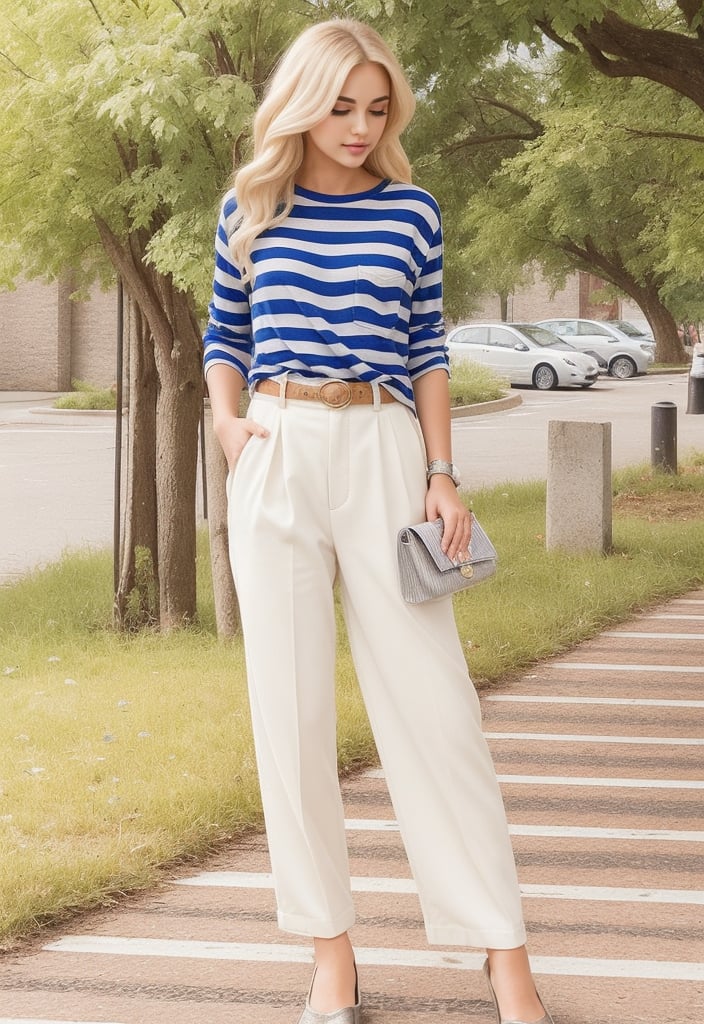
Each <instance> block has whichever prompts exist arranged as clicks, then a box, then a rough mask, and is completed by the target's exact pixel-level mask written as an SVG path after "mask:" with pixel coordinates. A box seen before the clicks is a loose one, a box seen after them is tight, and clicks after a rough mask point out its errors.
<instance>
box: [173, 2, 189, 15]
mask: <svg viewBox="0 0 704 1024" xmlns="http://www.w3.org/2000/svg"><path fill="white" fill-rule="evenodd" d="M171 3H172V4H173V5H174V7H176V8H177V10H179V11H180V12H181V14H182V15H183V16H184V18H185V17H186V16H187V15H186V12H185V11H184V9H183V7H182V5H181V4H180V3H179V0H171Z"/></svg>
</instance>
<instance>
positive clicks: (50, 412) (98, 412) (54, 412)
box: [27, 405, 127, 419]
mask: <svg viewBox="0 0 704 1024" xmlns="http://www.w3.org/2000/svg"><path fill="white" fill-rule="evenodd" d="M27 412H28V413H29V414H30V415H31V416H112V418H113V419H114V418H115V412H116V410H115V409H54V408H52V407H51V406H48V405H40V406H39V407H38V408H36V409H27ZM126 412H127V409H123V410H122V413H123V415H124V414H125V413H126Z"/></svg>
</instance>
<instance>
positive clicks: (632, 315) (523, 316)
mask: <svg viewBox="0 0 704 1024" xmlns="http://www.w3.org/2000/svg"><path fill="white" fill-rule="evenodd" d="M602 285H603V282H601V281H600V280H599V279H598V278H595V277H593V276H592V275H591V274H584V273H577V274H573V275H572V276H571V277H569V278H568V279H567V281H566V283H565V287H564V288H561V289H559V290H558V291H556V292H554V293H553V291H552V286H551V285H550V284H548V283H547V281H545V280H544V279H543V277H542V276H541V274H540V272H539V271H536V272H535V274H534V276H533V280H532V281H531V283H530V284H529V285H527V286H526V287H525V288H519V289H518V290H517V291H516V292H515V293H513V294H512V295H509V297H508V309H507V317H506V318H507V320H508V321H509V322H510V321H513V322H514V323H535V321H537V320H546V319H548V317H556V316H564V317H585V318H586V319H589V320H594V319H596V320H609V319H611V320H614V319H617V318H618V317H619V316H621V317H622V318H623V319H624V320H634V322H636V323H643V322H645V317H644V316H643V313H642V311H641V310H640V309H639V307H638V306H636V305H635V303H634V302H631V301H630V300H627V299H622V300H615V301H614V302H604V303H595V302H592V300H591V295H592V293H593V292H595V291H596V290H597V289H599V288H600V287H601V286H602ZM471 319H472V320H473V321H475V322H476V323H479V322H481V321H483V320H500V319H501V302H500V299H499V296H498V295H487V296H485V297H484V299H483V301H482V303H481V306H480V308H479V309H478V310H477V312H476V313H474V314H473V315H472V317H471Z"/></svg>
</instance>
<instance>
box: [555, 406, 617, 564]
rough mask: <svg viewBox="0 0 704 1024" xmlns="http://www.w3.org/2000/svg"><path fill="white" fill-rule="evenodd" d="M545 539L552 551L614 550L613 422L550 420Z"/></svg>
mask: <svg viewBox="0 0 704 1024" xmlns="http://www.w3.org/2000/svg"><path fill="white" fill-rule="evenodd" d="M545 542H546V547H547V548H548V550H550V549H552V548H563V549H564V550H567V551H574V552H578V551H580V552H581V551H599V552H602V553H603V552H606V551H608V550H609V549H610V547H611V424H610V423H581V422H576V421H572V420H569V421H567V420H550V422H549V424H548V488H547V511H546V529H545Z"/></svg>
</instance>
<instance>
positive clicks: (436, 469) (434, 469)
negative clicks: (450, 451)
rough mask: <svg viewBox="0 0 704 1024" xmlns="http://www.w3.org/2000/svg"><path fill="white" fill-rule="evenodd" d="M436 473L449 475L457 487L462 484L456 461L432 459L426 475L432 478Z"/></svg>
mask: <svg viewBox="0 0 704 1024" xmlns="http://www.w3.org/2000/svg"><path fill="white" fill-rule="evenodd" d="M436 473H442V475H443V476H449V478H450V479H451V480H452V482H453V484H454V485H455V487H459V485H460V482H461V481H460V473H459V470H458V469H457V466H456V465H455V464H454V462H446V461H445V460H444V459H432V460H431V461H430V462H429V463H428V471H427V473H426V476H427V478H428V480H430V478H431V476H435V474H436Z"/></svg>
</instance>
